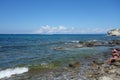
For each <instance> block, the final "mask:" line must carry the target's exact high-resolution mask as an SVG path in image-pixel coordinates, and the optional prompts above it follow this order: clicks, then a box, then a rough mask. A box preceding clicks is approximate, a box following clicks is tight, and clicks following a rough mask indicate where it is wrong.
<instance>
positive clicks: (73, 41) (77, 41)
mask: <svg viewBox="0 0 120 80" xmlns="http://www.w3.org/2000/svg"><path fill="white" fill-rule="evenodd" d="M71 42H73V43H79V41H71Z"/></svg>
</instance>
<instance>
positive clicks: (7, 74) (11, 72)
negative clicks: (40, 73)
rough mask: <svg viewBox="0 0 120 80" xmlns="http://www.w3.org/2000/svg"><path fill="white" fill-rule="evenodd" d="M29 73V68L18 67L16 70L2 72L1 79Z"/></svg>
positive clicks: (0, 72)
mask: <svg viewBox="0 0 120 80" xmlns="http://www.w3.org/2000/svg"><path fill="white" fill-rule="evenodd" d="M25 72H28V68H27V67H16V68H9V69H5V70H2V71H0V79H2V78H5V77H7V78H8V77H11V76H12V75H15V74H22V73H25Z"/></svg>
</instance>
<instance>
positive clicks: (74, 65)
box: [69, 62, 80, 68]
mask: <svg viewBox="0 0 120 80" xmlns="http://www.w3.org/2000/svg"><path fill="white" fill-rule="evenodd" d="M79 65H80V62H75V63H70V64H69V67H72V68H76V67H77V66H79Z"/></svg>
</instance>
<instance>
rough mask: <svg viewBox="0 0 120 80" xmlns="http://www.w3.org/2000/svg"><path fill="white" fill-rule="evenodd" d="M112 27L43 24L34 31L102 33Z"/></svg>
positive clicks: (41, 32)
mask: <svg viewBox="0 0 120 80" xmlns="http://www.w3.org/2000/svg"><path fill="white" fill-rule="evenodd" d="M111 29H112V28H111V27H109V28H100V27H98V28H87V27H84V28H83V27H82V28H74V27H72V28H67V27H64V26H58V27H53V26H49V25H45V26H41V27H40V28H39V29H38V30H36V31H34V32H33V33H35V34H100V33H107V31H109V30H111Z"/></svg>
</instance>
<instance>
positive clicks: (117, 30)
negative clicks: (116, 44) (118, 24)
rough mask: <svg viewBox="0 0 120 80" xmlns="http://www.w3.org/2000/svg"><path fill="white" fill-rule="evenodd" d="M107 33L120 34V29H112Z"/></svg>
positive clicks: (111, 34)
mask: <svg viewBox="0 0 120 80" xmlns="http://www.w3.org/2000/svg"><path fill="white" fill-rule="evenodd" d="M107 34H108V35H110V36H120V29H112V30H110V31H108V32H107Z"/></svg>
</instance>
